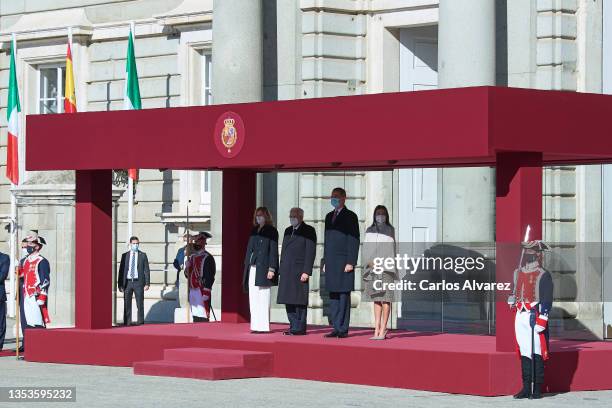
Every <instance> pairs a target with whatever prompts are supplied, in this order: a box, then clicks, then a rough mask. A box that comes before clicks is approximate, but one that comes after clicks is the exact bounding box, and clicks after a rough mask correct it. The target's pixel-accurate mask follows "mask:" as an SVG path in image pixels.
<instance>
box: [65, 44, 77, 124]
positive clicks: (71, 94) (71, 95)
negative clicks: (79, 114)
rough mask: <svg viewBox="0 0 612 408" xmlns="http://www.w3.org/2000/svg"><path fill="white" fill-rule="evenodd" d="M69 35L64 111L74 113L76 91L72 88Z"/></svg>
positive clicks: (75, 109)
mask: <svg viewBox="0 0 612 408" xmlns="http://www.w3.org/2000/svg"><path fill="white" fill-rule="evenodd" d="M70 40H71V36H69V37H68V50H67V51H66V80H65V83H66V91H65V93H64V112H65V113H75V112H76V111H77V107H76V93H75V90H74V74H73V70H72V51H71V50H70V43H71V41H70Z"/></svg>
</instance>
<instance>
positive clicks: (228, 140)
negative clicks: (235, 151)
mask: <svg viewBox="0 0 612 408" xmlns="http://www.w3.org/2000/svg"><path fill="white" fill-rule="evenodd" d="M235 123H236V121H235V120H234V119H232V118H228V119H225V120H224V121H223V125H224V127H223V130H222V131H221V143H223V146H225V148H226V149H227V152H228V153H231V152H232V147H234V145H235V144H236V141H237V140H238V131H237V130H236V128H235V127H234V124H235Z"/></svg>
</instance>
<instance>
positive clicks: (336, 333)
mask: <svg viewBox="0 0 612 408" xmlns="http://www.w3.org/2000/svg"><path fill="white" fill-rule="evenodd" d="M323 337H338V332H337V331H335V330H334V331H333V332H331V333H327V334H326V335H324V336H323Z"/></svg>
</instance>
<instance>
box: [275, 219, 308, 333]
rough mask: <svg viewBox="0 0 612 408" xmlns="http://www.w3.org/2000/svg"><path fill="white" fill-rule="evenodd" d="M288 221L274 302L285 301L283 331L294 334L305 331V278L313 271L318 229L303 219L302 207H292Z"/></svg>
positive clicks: (282, 302)
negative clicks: (284, 324) (285, 323)
mask: <svg viewBox="0 0 612 408" xmlns="http://www.w3.org/2000/svg"><path fill="white" fill-rule="evenodd" d="M289 223H290V224H291V226H290V227H288V228H287V229H286V230H285V235H284V236H283V246H282V252H281V261H280V267H279V269H278V275H279V284H278V297H277V300H276V302H277V303H279V304H285V308H286V309H287V317H288V318H289V330H288V331H286V332H285V333H284V334H285V335H289V336H297V335H303V334H306V312H307V310H308V289H309V288H308V279H309V278H310V276H311V275H312V265H313V264H314V260H315V254H316V247H317V233H316V231H315V229H314V228H313V227H311V226H310V225H308V224H306V223H304V210H302V209H301V208H292V209H291V211H290V212H289Z"/></svg>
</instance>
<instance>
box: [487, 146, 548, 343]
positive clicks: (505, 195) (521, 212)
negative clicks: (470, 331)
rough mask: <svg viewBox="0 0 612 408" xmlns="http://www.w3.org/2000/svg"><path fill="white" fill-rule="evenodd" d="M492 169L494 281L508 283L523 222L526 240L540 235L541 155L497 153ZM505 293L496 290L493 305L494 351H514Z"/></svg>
mask: <svg viewBox="0 0 612 408" xmlns="http://www.w3.org/2000/svg"><path fill="white" fill-rule="evenodd" d="M496 160H497V169H496V188H497V190H496V200H495V204H496V209H495V240H496V249H497V250H496V271H495V272H496V280H497V282H503V283H505V282H512V277H513V273H514V270H515V269H516V268H517V266H518V262H519V259H520V252H521V251H520V242H522V241H523V239H524V235H525V229H526V228H527V225H529V226H530V227H531V232H530V234H529V239H530V240H533V239H541V238H542V154H541V153H532V152H502V153H497V159H496ZM508 295H509V292H506V291H498V293H497V299H496V300H497V301H496V306H495V319H496V323H495V333H496V342H495V343H496V349H497V351H514V350H515V349H516V346H515V344H516V342H515V340H514V314H513V313H512V312H511V311H510V308H509V307H508V304H507V299H508Z"/></svg>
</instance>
